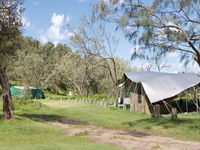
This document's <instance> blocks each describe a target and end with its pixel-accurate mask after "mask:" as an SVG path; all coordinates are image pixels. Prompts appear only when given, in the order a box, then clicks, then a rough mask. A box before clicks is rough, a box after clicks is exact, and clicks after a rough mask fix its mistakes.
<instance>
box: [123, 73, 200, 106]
mask: <svg viewBox="0 0 200 150" xmlns="http://www.w3.org/2000/svg"><path fill="white" fill-rule="evenodd" d="M125 76H126V77H127V78H128V79H129V80H131V81H132V82H134V83H141V84H142V86H143V88H144V91H145V93H146V95H147V97H148V99H149V101H150V102H151V103H155V102H158V101H161V100H164V99H167V98H170V97H173V96H176V95H177V94H179V93H181V92H182V91H184V90H186V89H188V88H191V87H193V86H195V85H198V84H199V83H200V77H199V76H197V75H196V74H193V73H185V74H175V73H161V72H151V71H147V72H126V73H125Z"/></svg>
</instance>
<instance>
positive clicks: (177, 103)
mask: <svg viewBox="0 0 200 150" xmlns="http://www.w3.org/2000/svg"><path fill="white" fill-rule="evenodd" d="M176 105H177V106H178V108H179V110H180V112H181V113H183V111H182V110H181V107H180V106H179V104H178V102H177V101H176Z"/></svg>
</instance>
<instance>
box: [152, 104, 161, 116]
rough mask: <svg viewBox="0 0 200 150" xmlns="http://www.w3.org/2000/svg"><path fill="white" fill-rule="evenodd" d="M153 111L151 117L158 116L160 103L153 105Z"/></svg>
mask: <svg viewBox="0 0 200 150" xmlns="http://www.w3.org/2000/svg"><path fill="white" fill-rule="evenodd" d="M153 112H154V114H153V117H155V118H157V117H160V116H161V115H160V105H155V106H154V107H153Z"/></svg>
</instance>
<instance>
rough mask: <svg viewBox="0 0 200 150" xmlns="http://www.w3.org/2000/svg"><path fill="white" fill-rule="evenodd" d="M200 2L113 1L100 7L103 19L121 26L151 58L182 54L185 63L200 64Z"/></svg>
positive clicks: (181, 0)
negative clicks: (171, 53) (168, 54)
mask: <svg viewBox="0 0 200 150" xmlns="http://www.w3.org/2000/svg"><path fill="white" fill-rule="evenodd" d="M199 6H200V1H199V0H150V1H146V0H124V1H122V0H110V1H105V0H104V1H101V2H100V3H99V4H98V5H96V10H98V11H97V12H98V13H97V14H98V16H99V17H100V18H103V19H106V20H109V21H112V22H115V23H117V25H118V27H117V28H121V29H123V31H124V33H125V36H126V37H127V38H128V39H129V40H130V41H131V42H133V44H135V45H139V46H140V47H141V48H140V50H141V51H142V53H140V55H138V54H137V52H135V53H133V56H132V58H137V57H142V58H143V59H146V58H148V55H149V53H154V54H156V55H157V56H159V55H166V54H167V53H169V52H174V51H176V52H178V53H179V54H180V56H181V57H180V58H181V59H180V60H181V61H183V60H184V62H185V64H187V63H189V62H191V60H192V59H193V60H195V61H196V63H198V64H199V65H200V34H199V32H200V21H199V20H200V7H199Z"/></svg>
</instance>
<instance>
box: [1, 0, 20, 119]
mask: <svg viewBox="0 0 200 150" xmlns="http://www.w3.org/2000/svg"><path fill="white" fill-rule="evenodd" d="M21 5H22V0H1V1H0V84H1V87H2V99H3V114H4V119H11V118H13V109H12V98H11V94H10V86H9V82H8V77H7V75H6V66H7V65H8V63H9V61H10V60H9V59H11V57H12V56H13V55H14V54H15V51H16V50H17V48H18V47H19V39H20V35H21V30H20V28H21V27H22V20H21V17H22V16H21V14H22V11H23V9H22V7H21Z"/></svg>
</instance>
